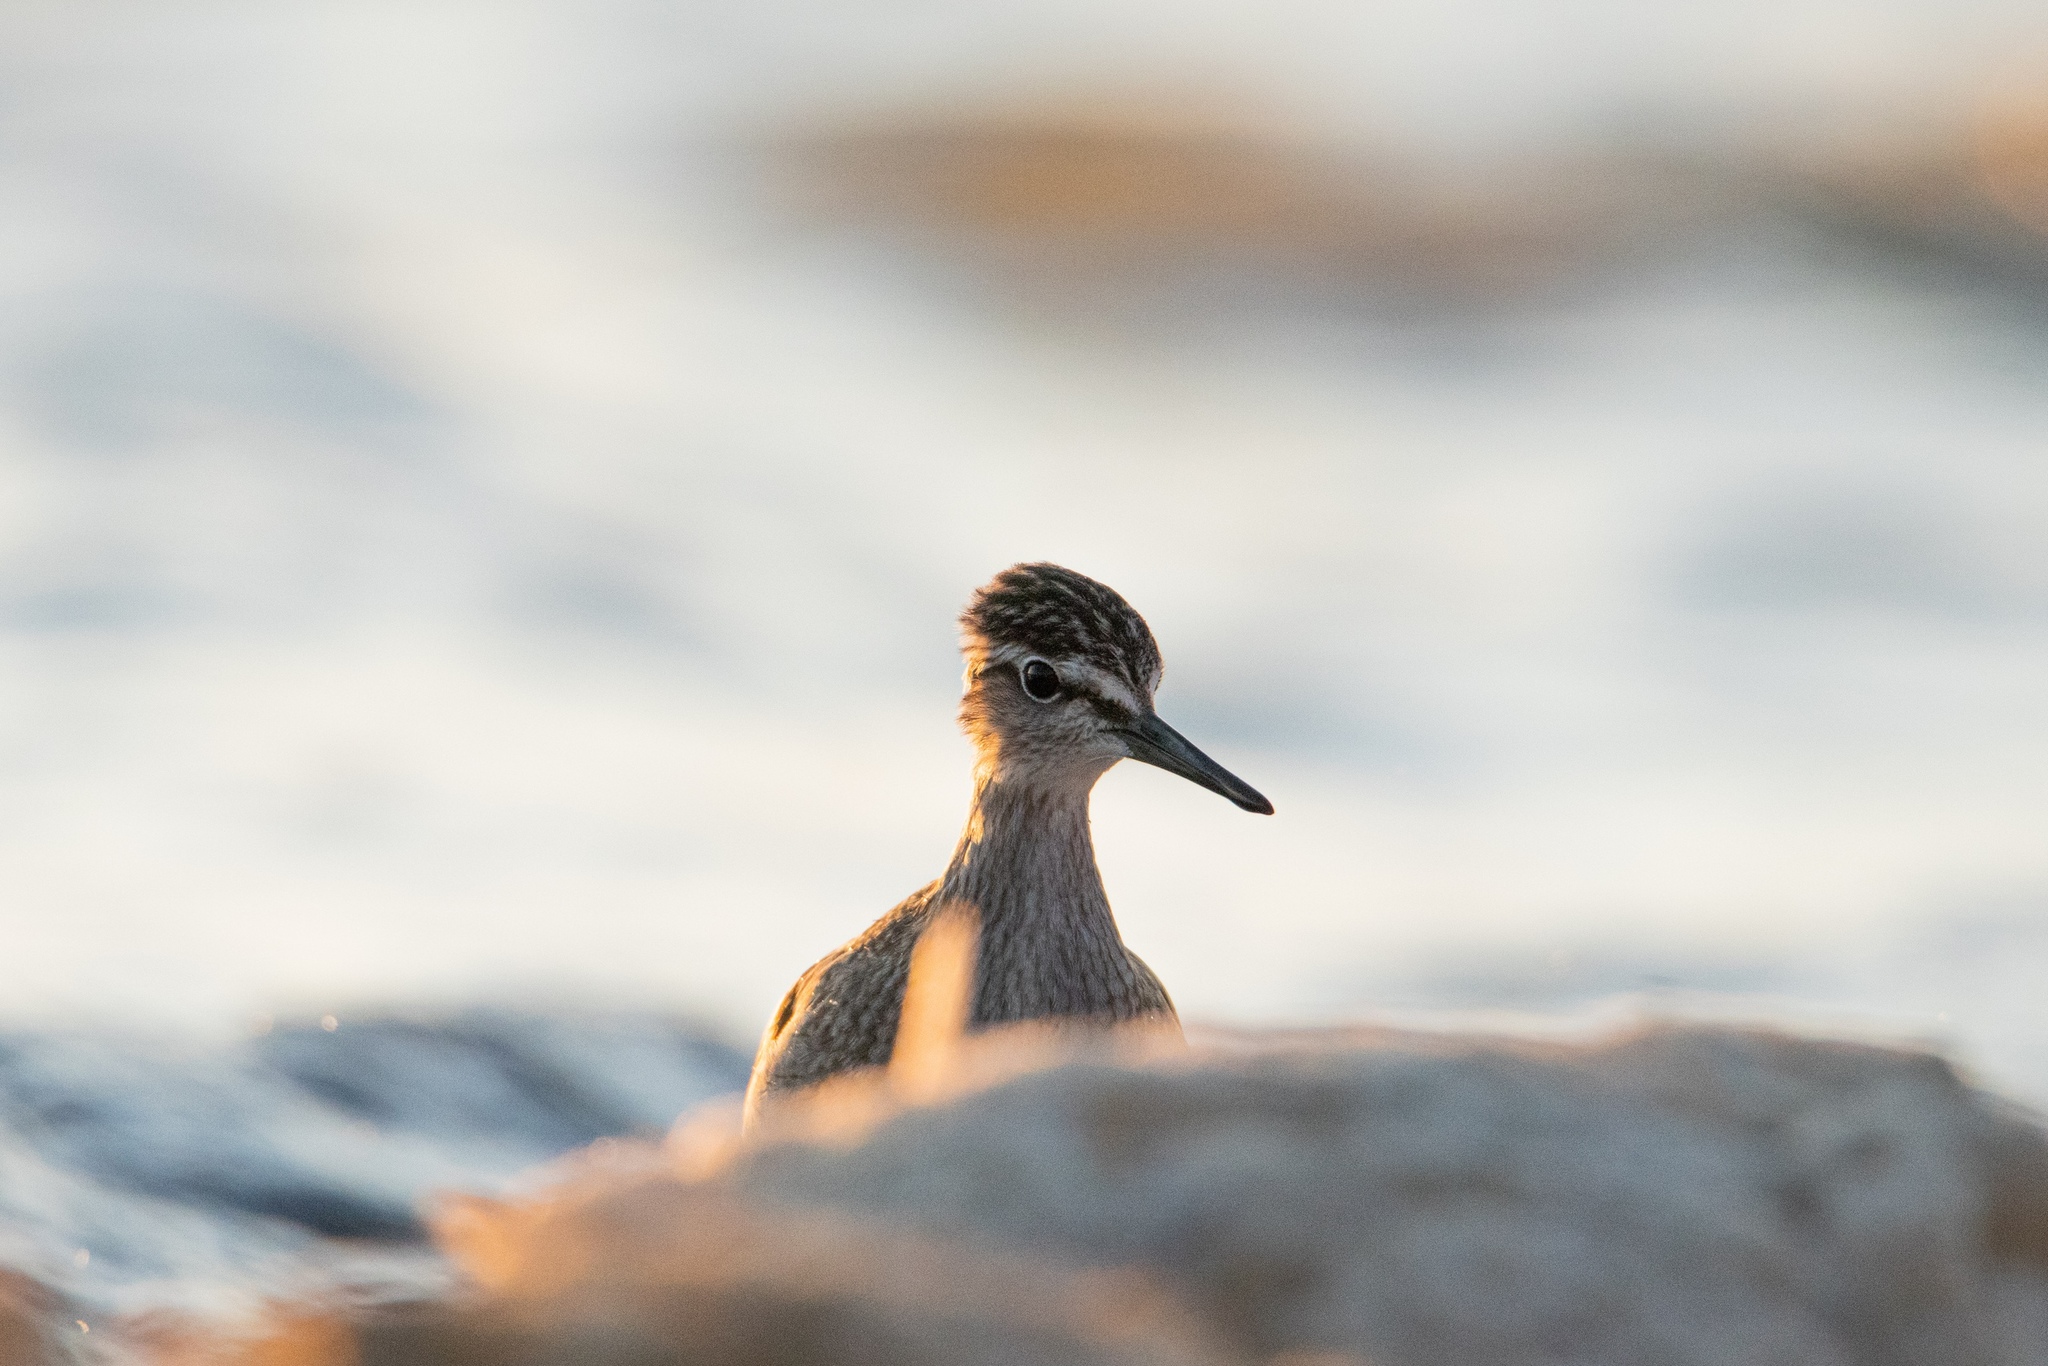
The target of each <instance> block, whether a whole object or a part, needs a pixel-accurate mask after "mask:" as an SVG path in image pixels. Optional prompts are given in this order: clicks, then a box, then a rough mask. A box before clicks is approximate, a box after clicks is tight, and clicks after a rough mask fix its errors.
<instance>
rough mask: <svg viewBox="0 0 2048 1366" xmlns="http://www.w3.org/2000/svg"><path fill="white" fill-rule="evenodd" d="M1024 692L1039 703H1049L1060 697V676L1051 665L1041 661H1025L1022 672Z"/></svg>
mask: <svg viewBox="0 0 2048 1366" xmlns="http://www.w3.org/2000/svg"><path fill="white" fill-rule="evenodd" d="M1022 672H1023V677H1024V691H1025V692H1027V693H1029V694H1031V696H1032V697H1033V698H1034V699H1035V700H1037V701H1040V702H1050V701H1052V700H1053V699H1054V698H1055V697H1058V696H1059V695H1060V676H1059V674H1058V672H1057V671H1055V670H1054V668H1053V667H1052V665H1050V664H1048V663H1046V662H1045V661H1044V660H1042V659H1032V660H1026V661H1025V663H1024V668H1023V670H1022Z"/></svg>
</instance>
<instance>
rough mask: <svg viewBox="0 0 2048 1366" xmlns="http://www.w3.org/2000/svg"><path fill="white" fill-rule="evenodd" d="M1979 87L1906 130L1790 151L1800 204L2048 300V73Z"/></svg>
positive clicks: (1913, 254)
mask: <svg viewBox="0 0 2048 1366" xmlns="http://www.w3.org/2000/svg"><path fill="white" fill-rule="evenodd" d="M2036 77H2037V78H2036V81H2035V82H2034V83H2033V84H2032V85H2029V86H2024V87H2022V88H2021V90H2020V91H2019V92H2018V93H2012V94H2009V93H2004V92H1999V91H1990V92H1980V98H1979V99H1978V100H1977V102H1976V105H1975V107H1971V108H1962V109H1958V110H1953V111H1949V113H1948V114H1947V116H1946V117H1939V116H1933V117H1929V118H1928V119H1926V120H1925V121H1924V123H1923V125H1922V126H1920V127H1917V128H1914V129H1912V130H1911V131H1907V132H1893V131H1889V130H1884V129H1872V130H1869V131H1866V132H1864V133H1862V134H1861V135H1860V136H1846V137H1838V138H1836V139H1833V140H1827V141H1823V142H1821V143H1820V144H1818V145H1816V146H1813V147H1810V148H1808V149H1806V150H1805V151H1803V152H1802V153H1801V154H1799V155H1797V156H1795V157H1793V158H1792V159H1791V164H1790V174H1789V177H1788V178H1787V179H1786V181H1785V182H1784V183H1786V184H1788V185H1789V186H1790V188H1791V192H1792V193H1791V199H1792V201H1793V202H1794V203H1796V204H1797V205H1799V206H1800V207H1802V208H1803V209H1805V210H1806V211H1807V212H1809V213H1810V214H1812V215H1814V216H1815V217H1817V218H1818V219H1820V220H1821V221H1823V222H1825V223H1826V224H1827V225H1828V226H1830V227H1832V228H1834V229H1836V230H1837V231H1839V232H1842V233H1843V234H1845V235H1847V236H1849V237H1851V238H1853V239H1856V240H1859V241H1862V242H1864V243H1867V244H1870V245H1872V246H1875V247H1878V248H1880V249H1883V250H1887V251H1890V252H1893V253H1896V254H1899V255H1902V256H1905V257H1909V258H1913V259H1917V260H1919V261H1921V262H1924V263H1928V264H1933V265H1938V266H1945V267H1948V268H1949V269H1951V270H1953V271H1955V272H1956V273H1958V274H1960V275H1962V276H1963V277H1965V278H1967V279H1971V280H1974V281H1975V282H1977V283H1979V284H1989V285H1994V286H2004V287H2007V288H2016V289H2019V290H2021V291H2024V292H2025V293H2026V294H2027V295H2029V296H2031V297H2032V298H2033V299H2034V300H2035V301H2036V302H2038V301H2040V299H2041V298H2042V297H2044V296H2048V98H2044V96H2043V94H2042V92H2043V91H2044V90H2048V80H2042V79H2040V78H2039V73H2036Z"/></svg>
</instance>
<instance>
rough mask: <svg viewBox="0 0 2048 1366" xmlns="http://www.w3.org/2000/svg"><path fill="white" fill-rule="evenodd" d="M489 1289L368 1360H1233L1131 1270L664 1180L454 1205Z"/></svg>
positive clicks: (1094, 1364)
mask: <svg viewBox="0 0 2048 1366" xmlns="http://www.w3.org/2000/svg"><path fill="white" fill-rule="evenodd" d="M442 1227H443V1230H444V1233H445V1235H446V1237H447V1239H448V1242H449V1244H450V1246H451V1247H452V1248H453V1250H454V1251H455V1252H456V1253H457V1255H458V1256H459V1257H460V1258H461V1260H462V1261H463V1263H464V1265H465V1266H466V1267H467V1268H468V1269H469V1270H470V1271H471V1272H472V1274H474V1275H475V1276H476V1277H477V1278H478V1279H479V1280H480V1281H481V1282H482V1283H483V1284H484V1285H485V1286H486V1287H487V1288H488V1291H489V1294H488V1297H487V1298H486V1299H485V1300H483V1301H482V1302H481V1303H480V1304H477V1305H474V1306H469V1307H456V1308H448V1307H424V1308H417V1309H414V1310H411V1311H406V1312H402V1313H397V1314H391V1315H385V1316H382V1317H379V1318H376V1319H373V1320H372V1321H370V1322H369V1323H367V1324H365V1325H364V1327H363V1329H362V1333H361V1356H360V1362H361V1366H485V1364H486V1363H491V1364H493V1366H496V1364H498V1363H513V1362H516V1363H519V1364H520V1366H670V1364H671V1363H673V1364H675V1366H685V1364H687V1366H698V1363H702V1364H703V1366H714V1364H715V1366H741V1363H745V1364H746V1366H812V1364H813V1363H823V1362H831V1363H833V1366H926V1364H928V1366H961V1364H962V1363H977V1362H987V1363H998V1362H1000V1363H1003V1364H1004V1366H1168V1364H1169V1363H1172V1364H1173V1366H1204V1364H1205V1363H1219V1364H1220V1363H1222V1362H1225V1361H1228V1360H1231V1359H1232V1358H1231V1357H1229V1356H1227V1355H1226V1354H1224V1353H1222V1352H1221V1351H1219V1350H1218V1349H1217V1348H1216V1347H1215V1346H1214V1345H1213V1344H1212V1343H1210V1342H1208V1341H1207V1340H1206V1339H1205V1337H1204V1336H1203V1334H1202V1332H1201V1330H1200V1328H1199V1326H1198V1324H1197V1322H1196V1320H1195V1317H1194V1316H1193V1315H1191V1314H1190V1313H1189V1312H1188V1311H1187V1310H1186V1309H1185V1308H1183V1307H1181V1306H1179V1305H1177V1304H1176V1303H1175V1302H1174V1300H1173V1298H1172V1297H1171V1296H1170V1295H1168V1294H1167V1293H1165V1292H1164V1291H1163V1290H1161V1289H1160V1288H1159V1286H1158V1285H1157V1284H1156V1283H1155V1282H1154V1280H1153V1279H1152V1278H1151V1277H1149V1276H1147V1275H1145V1274H1143V1273H1140V1272H1135V1271H1128V1270H1124V1271H1113V1272H1112V1271H1102V1272H1094V1271H1077V1270H1070V1269H1064V1268H1061V1267H1058V1266H1055V1265H1051V1264H1048V1263H1045V1262H1043V1261H1038V1260H1034V1259H1031V1258H1029V1257H1027V1256H1022V1255H1019V1254H1016V1253H1013V1252H1007V1251H1003V1250H1000V1249H996V1248H992V1247H988V1246H985V1245H984V1246H973V1245H968V1244H965V1243H962V1242H959V1241H958V1240H952V1239H939V1238H930V1237H921V1236H917V1235H912V1234H908V1233H905V1232H904V1231H902V1230H901V1229H898V1228H895V1227H893V1226H891V1225H890V1224H889V1223H888V1222H887V1221H885V1220H880V1219H875V1218H862V1217H857V1216H850V1215H846V1214H842V1213H830V1212H823V1211H810V1210H777V1209H772V1208H764V1207H761V1206H758V1205H755V1204H751V1203H749V1202H746V1201H743V1200H739V1199H735V1198H734V1197H733V1196H732V1195H730V1194H729V1193H727V1192H723V1191H719V1190H716V1189H714V1188H711V1187H708V1186H702V1185H695V1186H693V1185H688V1184H685V1183H682V1182H679V1181H677V1180H676V1179H675V1178H674V1177H673V1176H671V1175H668V1174H666V1173H663V1172H661V1171H659V1170H650V1169H647V1168H645V1167H643V1168H640V1169H638V1170H635V1169H632V1168H630V1167H629V1168H627V1169H625V1170H623V1171H620V1170H617V1169H615V1170H614V1171H613V1172H612V1173H611V1174H610V1175H608V1176H607V1175H604V1174H597V1175H595V1176H593V1175H585V1176H584V1177H582V1178H581V1179H579V1180H575V1181H572V1182H571V1183H570V1184H569V1185H568V1186H566V1187H565V1188H563V1189H560V1190H558V1191H557V1192H555V1193H554V1195H553V1196H552V1198H550V1199H549V1200H547V1201H546V1202H544V1203H540V1204H537V1205H532V1206H527V1207H523V1208H522V1207H506V1206H493V1205H490V1204H488V1203H486V1202H480V1201H471V1202H464V1203H462V1204H461V1205H459V1206H456V1207H454V1208H453V1209H452V1210H450V1211H449V1212H448V1213H447V1215H446V1217H445V1218H444V1220H443V1224H442Z"/></svg>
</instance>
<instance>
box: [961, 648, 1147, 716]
mask: <svg viewBox="0 0 2048 1366" xmlns="http://www.w3.org/2000/svg"><path fill="white" fill-rule="evenodd" d="M984 658H985V660H986V663H984V664H983V665H982V667H983V668H988V667H989V666H990V665H999V664H1001V665H1009V666H1010V667H1012V668H1015V667H1017V666H1018V665H1021V664H1023V663H1024V661H1025V660H1027V659H1045V656H1043V655H1040V654H1038V653H1036V652H1034V651H1031V650H1027V649H1025V648H1024V647H1023V646H1021V645H1012V644H1003V645H998V646H996V647H994V648H993V649H991V650H989V651H988V653H987V655H986V656H985V657H984ZM1045 662H1046V663H1048V664H1050V665H1052V666H1053V667H1054V668H1056V669H1058V670H1059V671H1060V677H1061V678H1063V679H1065V680H1066V681H1067V682H1068V683H1070V684H1078V685H1080V686H1082V687H1085V688H1086V689H1087V690H1088V691H1089V692H1092V693H1094V694H1095V695H1096V696H1097V697H1100V698H1102V699H1103V700H1104V701H1106V702H1114V703H1116V704H1118V705H1119V706H1122V707H1125V708H1127V709H1129V710H1130V711H1132V712H1135V713H1137V714H1139V715H1143V714H1144V713H1145V712H1146V711H1147V710H1149V708H1150V705H1151V704H1150V702H1149V700H1148V699H1145V698H1142V697H1140V696H1138V694H1136V693H1135V692H1132V691H1131V685H1130V684H1128V683H1126V682H1125V681H1124V680H1123V679H1122V678H1119V677H1118V676H1117V675H1115V674H1113V673H1110V672H1109V671H1108V670H1106V669H1101V668H1097V667H1096V666H1095V665H1093V664H1091V663H1089V662H1088V661H1087V660H1085V659H1045ZM968 676H969V681H970V682H971V681H972V678H973V670H972V668H971V667H970V669H969V671H968Z"/></svg>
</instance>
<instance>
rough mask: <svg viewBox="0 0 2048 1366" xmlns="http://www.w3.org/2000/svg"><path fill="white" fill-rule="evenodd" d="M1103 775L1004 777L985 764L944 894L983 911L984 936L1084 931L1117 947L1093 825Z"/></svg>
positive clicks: (943, 884) (1002, 937) (1005, 937)
mask: <svg viewBox="0 0 2048 1366" xmlns="http://www.w3.org/2000/svg"><path fill="white" fill-rule="evenodd" d="M1098 776H1100V774H1099V773H1090V774H1086V775H1075V777H1074V780H1073V781H1067V782H1058V783H1045V782H1019V781H1017V780H1015V779H1011V780H1009V781H1005V780H1003V779H1002V778H1001V777H999V776H997V775H996V774H995V773H992V772H990V771H989V770H988V769H986V768H985V769H984V770H983V771H982V772H980V773H977V774H976V775H975V787H974V806H973V809H972V810H971V811H970V812H969V813H968V817H967V828H966V830H965V831H964V832H962V834H961V836H960V843H959V845H958V847H956V848H955V849H954V851H953V861H952V863H951V864H949V865H948V866H947V868H946V874H945V877H944V878H942V879H941V881H940V891H939V895H940V898H941V899H943V900H959V901H965V902H967V903H969V904H970V905H972V906H974V907H975V908H976V909H977V910H979V912H980V914H981V924H982V932H983V935H984V937H985V939H986V938H987V937H990V936H993V937H994V938H995V939H996V940H997V941H1003V940H1008V939H1011V938H1012V937H1013V936H1020V935H1021V936H1029V937H1037V936H1041V935H1049V936H1054V937H1066V936H1071V935H1075V934H1079V935H1081V936H1082V937H1085V938H1090V939H1100V940H1105V941H1106V942H1107V944H1112V945H1118V946H1120V945H1121V940H1120V939H1119V937H1118V935H1117V931H1116V922H1115V920H1114V919H1113V918H1112V917H1111V915H1110V911H1109V897H1108V895H1107V894H1106V893H1105V892H1104V891H1103V889H1102V874H1101V872H1100V870H1098V869H1097V867H1096V866H1095V841H1094V839H1093V838H1092V836H1091V835H1090V834H1089V829H1088V798H1089V793H1090V792H1091V791H1092V789H1093V788H1094V786H1095V778H1096V777H1098Z"/></svg>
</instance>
